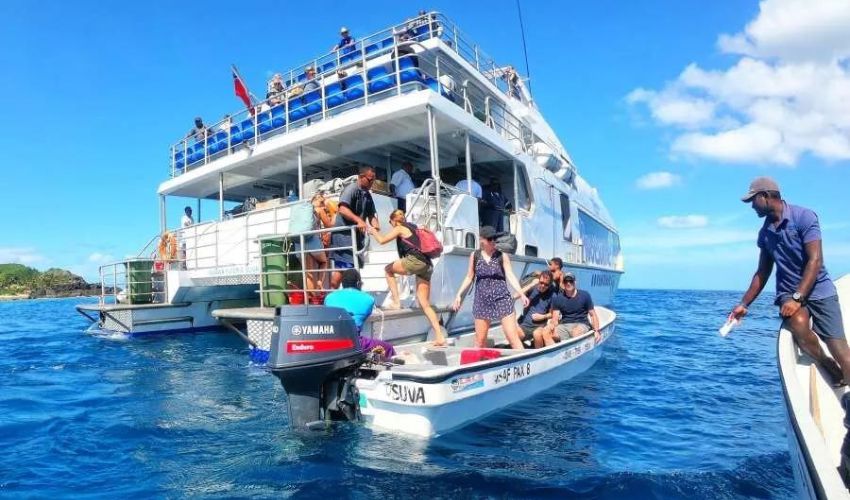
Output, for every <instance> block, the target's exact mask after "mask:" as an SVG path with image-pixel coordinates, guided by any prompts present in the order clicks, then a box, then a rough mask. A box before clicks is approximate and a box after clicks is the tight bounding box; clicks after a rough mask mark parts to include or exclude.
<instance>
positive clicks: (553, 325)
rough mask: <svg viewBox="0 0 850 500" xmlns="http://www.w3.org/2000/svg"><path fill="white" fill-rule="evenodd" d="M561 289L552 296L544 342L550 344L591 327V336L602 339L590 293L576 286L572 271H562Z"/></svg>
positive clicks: (582, 333) (581, 332)
mask: <svg viewBox="0 0 850 500" xmlns="http://www.w3.org/2000/svg"><path fill="white" fill-rule="evenodd" d="M561 289H562V290H563V293H559V294H555V296H554V297H553V298H552V319H551V321H549V325H548V327H547V328H546V329H545V330H544V331H543V341H544V343H545V344H546V345H552V344H554V343H555V342H560V341H561V339H566V338H570V337H578V336H581V335H584V334H585V333H587V332H589V331H590V329H591V328H593V337H594V338H595V339H596V341H597V342H599V341H600V340H601V339H602V336H601V335H600V334H599V317H598V316H597V315H596V311H595V310H594V309H593V299H591V298H590V294H589V293H587V292H585V291H584V290H579V289H578V288H576V277H575V276H574V275H573V273H564V278H563V280H562V281H561ZM588 319H589V320H590V321H588Z"/></svg>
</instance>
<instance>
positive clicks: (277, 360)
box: [268, 305, 366, 430]
mask: <svg viewBox="0 0 850 500" xmlns="http://www.w3.org/2000/svg"><path fill="white" fill-rule="evenodd" d="M365 358H366V356H365V354H364V353H363V350H362V349H361V347H360V339H359V337H358V334H357V327H356V325H355V324H354V320H353V319H352V318H351V315H350V314H348V312H347V311H346V310H345V309H342V308H339V307H327V306H290V305H285V306H279V307H277V309H276V310H275V324H274V327H273V329H272V341H271V352H270V353H269V361H268V367H269V368H270V369H271V371H272V373H274V375H275V376H276V377H277V378H279V379H280V382H281V384H282V385H283V388H284V390H286V393H287V395H288V398H289V422H290V425H291V426H292V428H293V429H295V430H303V429H304V428H305V427H306V428H311V427H314V426H318V425H321V426H324V423H325V422H326V421H328V420H356V419H358V418H359V409H358V406H357V399H358V394H357V389H356V388H355V387H354V383H353V382H354V372H355V370H356V369H357V367H358V366H360V364H361V363H362V362H363V361H364V359H365Z"/></svg>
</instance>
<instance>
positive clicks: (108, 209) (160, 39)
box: [0, 0, 850, 289]
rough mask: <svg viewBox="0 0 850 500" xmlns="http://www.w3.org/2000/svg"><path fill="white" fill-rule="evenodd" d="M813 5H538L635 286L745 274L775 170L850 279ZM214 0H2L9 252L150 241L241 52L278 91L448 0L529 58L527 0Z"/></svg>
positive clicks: (131, 248)
mask: <svg viewBox="0 0 850 500" xmlns="http://www.w3.org/2000/svg"><path fill="white" fill-rule="evenodd" d="M804 4H806V2H803V3H800V2H799V1H796V0H767V1H765V2H763V3H762V4H761V5H760V4H759V3H757V2H755V1H738V2H714V3H705V2H696V1H668V2H614V1H599V2H570V3H566V2H557V1H542V0H541V1H529V0H523V15H524V18H525V23H526V36H527V41H528V49H529V62H530V68H531V88H532V91H533V93H534V97H535V99H536V101H537V103H538V105H539V107H540V108H541V110H542V112H543V114H544V115H545V116H546V117H547V119H548V120H549V121H550V123H551V124H552V126H553V127H554V129H555V130H556V131H557V132H558V134H559V136H560V137H561V139H562V141H563V142H564V144H565V145H566V146H567V148H568V149H569V151H570V153H571V154H572V156H573V158H574V160H575V161H576V163H577V164H578V166H579V169H580V171H581V173H582V174H583V175H584V176H585V177H586V178H587V179H588V180H589V181H590V182H591V183H592V184H593V185H594V186H596V187H597V188H598V189H599V190H600V192H601V194H602V197H603V200H604V201H605V203H606V204H607V206H608V207H609V209H610V211H611V213H612V214H613V216H614V218H615V221H616V222H617V225H618V227H619V228H620V230H621V232H622V240H623V246H624V250H625V261H626V269H627V274H626V275H625V277H624V279H623V281H622V285H623V286H626V287H647V288H707V289H743V288H744V287H745V286H746V285H747V283H748V281H749V276H750V275H751V273H752V271H753V269H754V267H755V261H756V257H757V250H756V248H755V244H754V241H755V234H756V231H757V230H758V227H759V226H760V224H761V221H760V220H758V219H757V218H756V217H755V216H754V215H753V213H752V211H751V210H750V208H749V207H748V206H746V205H744V204H743V203H741V202H739V201H738V197H739V196H740V195H741V194H742V193H743V192H744V191H746V187H747V185H748V184H749V181H750V180H751V179H752V178H753V177H755V176H758V175H771V176H774V177H775V178H776V179H777V180H778V181H779V183H780V185H781V186H782V188H783V192H784V195H785V197H786V198H787V199H789V200H790V201H792V202H793V203H798V204H802V205H805V206H809V207H812V208H814V209H815V210H816V211H817V212H818V214H819V215H820V218H821V224H822V226H823V228H824V248H825V255H826V259H827V265H828V267H829V269H830V271H831V273H832V275H833V276H835V277H837V276H839V275H842V274H844V273H847V272H850V216H848V214H847V211H848V208H850V202H848V201H847V187H848V185H850V183H848V180H850V170H848V163H850V145H848V142H850V123H848V120H850V119H848V118H847V117H848V116H850V109H848V106H850V104H848V103H850V76H848V73H850V71H848V55H850V40H848V34H847V33H844V32H845V31H848V30H843V29H841V26H847V22H845V21H848V13H847V8H846V7H845V6H846V5H847V4H846V2H840V1H836V2H832V1H827V0H824V1H823V2H819V3H818V7H817V8H806V7H805V5H804ZM842 4H843V5H842ZM194 5H195V4H191V3H189V2H164V1H152V2H118V3H109V5H106V4H105V3H103V2H83V1H80V2H58V1H55V2H30V1H16V0H11V1H5V2H2V3H0V24H2V29H0V63H2V67H3V69H4V71H3V72H4V75H5V77H4V78H3V79H0V109H2V110H3V116H4V121H5V123H6V126H5V127H4V131H3V133H2V134H0V148H2V151H4V152H5V158H4V161H3V162H2V163H0V169H2V178H3V186H4V189H3V192H4V193H5V200H4V202H5V206H6V214H7V216H6V217H3V218H2V219H0V234H3V237H2V239H0V261H7V262H8V261H12V262H15V261H16V262H23V263H26V264H29V265H32V266H34V267H37V268H41V269H43V268H46V267H51V266H59V267H66V268H70V269H73V270H75V271H77V272H80V273H82V274H84V275H85V276H87V277H92V276H93V275H94V270H95V269H96V267H97V264H98V263H99V262H101V261H103V260H105V259H110V258H118V257H122V256H124V255H127V254H130V253H134V252H136V251H138V249H139V248H140V247H141V246H142V245H143V244H144V243H145V242H146V241H147V240H148V239H149V238H150V237H151V236H153V235H154V234H155V233H156V232H157V231H158V227H159V226H158V224H159V223H158V199H157V196H156V194H155V191H156V187H157V185H158V184H159V183H160V182H161V181H163V180H165V179H166V176H167V161H168V158H167V148H168V145H169V144H171V143H172V142H174V141H175V140H176V139H177V138H179V137H180V136H181V135H182V134H184V133H185V132H186V130H188V128H189V127H190V126H191V121H192V118H193V117H194V116H195V115H202V116H204V117H205V118H207V119H208V120H210V121H214V120H215V119H217V118H219V117H221V116H222V115H223V114H225V113H227V112H231V111H234V110H237V109H238V108H239V106H240V105H239V102H238V101H237V99H236V97H235V96H234V95H233V91H232V82H231V78H230V72H229V65H230V64H231V63H235V64H237V66H238V67H239V69H240V71H241V73H242V75H243V76H244V77H245V79H246V80H247V82H248V84H249V87H250V88H252V89H253V90H254V92H255V93H257V94H259V93H262V89H263V85H264V83H265V80H266V78H268V76H269V75H270V74H271V73H272V72H273V71H277V70H283V69H286V68H289V67H290V66H293V65H295V64H299V63H301V62H302V61H304V60H306V59H308V58H310V57H313V56H315V55H317V54H318V53H321V52H323V51H325V50H327V48H328V47H329V46H330V45H331V44H332V43H333V42H334V41H335V40H336V33H337V31H338V29H339V26H340V25H346V26H348V27H349V28H351V30H352V31H353V34H354V35H355V36H357V34H358V33H363V32H372V31H375V30H377V29H380V28H382V27H385V26H388V25H390V24H392V23H394V22H398V21H401V20H403V19H405V18H406V17H407V16H409V15H411V14H412V13H414V11H416V10H418V9H419V8H428V9H435V10H440V11H442V12H444V13H445V14H446V15H448V16H449V17H451V18H452V19H454V20H455V21H456V22H457V23H458V24H459V25H460V26H461V28H462V29H463V30H464V31H465V32H466V33H467V34H468V35H469V36H470V37H471V38H472V39H474V40H476V41H478V42H479V44H480V45H481V46H482V47H483V48H484V49H485V50H486V51H487V52H488V53H490V54H491V55H493V56H494V57H495V58H496V59H497V61H499V62H503V63H505V64H508V63H511V64H514V65H515V66H518V67H522V66H523V64H522V61H523V55H522V46H521V43H520V31H519V25H518V21H517V15H516V4H515V2H514V1H513V0H490V1H480V2H478V1H476V2H473V1H469V2H449V1H434V2H430V3H428V4H422V5H415V4H408V3H407V2H390V1H372V2H369V3H366V4H364V3H360V2H358V3H356V4H350V5H349V4H343V3H341V2H323V1H314V2H309V4H298V5H299V7H297V8H295V7H290V6H289V5H290V4H284V3H280V4H277V3H269V2H239V3H238V4H237V3H233V2H224V1H205V2H203V3H199V4H197V5H198V6H194ZM304 5H309V8H307V7H304ZM354 5H369V8H368V10H363V11H359V10H358V9H357V8H355V7H354ZM801 5H803V6H802V7H801ZM795 9H796V10H795ZM842 97H845V98H846V99H842ZM178 205H179V204H178V203H172V204H171V208H172V210H171V214H170V220H171V222H172V223H174V222H176V220H177V215H176V210H178V209H179V206H178ZM211 212H212V210H210V211H208V212H207V214H210V213H211Z"/></svg>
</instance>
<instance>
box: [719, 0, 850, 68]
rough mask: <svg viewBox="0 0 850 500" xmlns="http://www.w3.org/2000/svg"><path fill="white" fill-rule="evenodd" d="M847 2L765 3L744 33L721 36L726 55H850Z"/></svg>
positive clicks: (808, 57) (797, 57) (806, 57)
mask: <svg viewBox="0 0 850 500" xmlns="http://www.w3.org/2000/svg"><path fill="white" fill-rule="evenodd" d="M848 26H850V2H847V0H817V1H812V0H781V1H777V0H764V1H762V2H761V3H760V4H759V15H758V17H756V18H755V19H754V20H753V21H752V22H750V23H749V24H747V26H746V28H744V32H743V33H737V34H735V35H721V36H720V38H719V39H718V41H717V44H718V47H719V48H720V50H722V51H723V52H727V53H731V54H745V55H758V56H761V57H777V58H782V59H789V60H812V59H824V58H825V59H834V58H841V57H844V56H846V55H848V54H850V29H848Z"/></svg>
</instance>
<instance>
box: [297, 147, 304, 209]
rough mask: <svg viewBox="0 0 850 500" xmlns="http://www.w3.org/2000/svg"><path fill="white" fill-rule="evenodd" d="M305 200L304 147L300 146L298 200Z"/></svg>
mask: <svg viewBox="0 0 850 500" xmlns="http://www.w3.org/2000/svg"><path fill="white" fill-rule="evenodd" d="M303 198H304V146H298V199H299V200H300V199H303Z"/></svg>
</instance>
